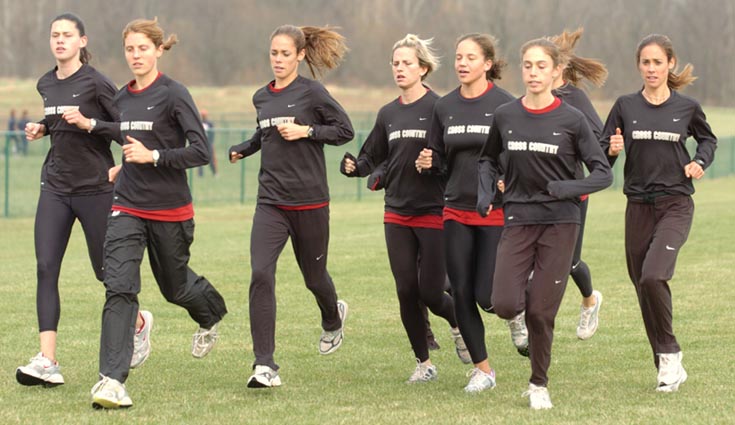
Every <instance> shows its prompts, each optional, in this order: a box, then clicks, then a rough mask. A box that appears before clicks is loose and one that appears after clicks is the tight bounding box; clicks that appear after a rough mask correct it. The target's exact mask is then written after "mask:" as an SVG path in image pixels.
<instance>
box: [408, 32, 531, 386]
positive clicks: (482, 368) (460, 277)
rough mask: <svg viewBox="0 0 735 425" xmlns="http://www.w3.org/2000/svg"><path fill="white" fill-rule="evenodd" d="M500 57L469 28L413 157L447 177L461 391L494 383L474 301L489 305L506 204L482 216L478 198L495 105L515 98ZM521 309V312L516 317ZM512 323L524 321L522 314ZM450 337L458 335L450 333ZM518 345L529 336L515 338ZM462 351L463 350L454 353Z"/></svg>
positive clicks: (446, 218)
mask: <svg viewBox="0 0 735 425" xmlns="http://www.w3.org/2000/svg"><path fill="white" fill-rule="evenodd" d="M504 66H505V62H504V61H503V60H501V59H499V58H496V56H495V44H494V41H493V39H492V37H490V36H489V35H485V34H467V35H463V36H462V37H460V38H459V40H458V41H457V45H456V52H455V59H454V69H455V72H456V73H457V78H458V79H459V82H460V86H459V87H458V88H457V89H455V90H453V91H452V92H451V93H449V94H447V95H446V96H444V97H442V98H441V99H438V100H437V101H436V104H435V105H434V113H433V118H432V125H431V129H430V131H429V147H428V148H424V149H423V150H422V151H421V153H420V154H419V156H418V159H417V160H416V164H415V165H416V169H417V170H418V171H419V172H420V173H422V174H423V173H425V172H426V171H429V172H430V173H432V174H433V173H442V174H446V175H447V176H448V180H447V187H446V190H445V192H444V202H445V206H444V211H443V220H444V243H445V249H444V252H445V255H446V264H447V273H448V275H449V281H450V284H451V286H452V296H453V297H454V310H455V314H456V317H457V322H458V325H459V329H460V331H461V336H462V337H463V338H464V342H465V343H466V346H467V350H468V351H469V355H470V359H468V360H469V361H466V363H469V362H472V363H474V366H475V367H474V368H473V369H472V370H471V372H470V380H469V383H468V384H467V386H466V387H465V391H467V392H480V391H483V390H485V389H489V388H493V387H494V386H495V372H494V371H493V369H492V368H491V367H490V363H489V361H488V353H487V347H486V345H485V325H484V324H483V321H482V316H481V315H480V312H479V311H478V309H477V305H478V304H479V305H480V307H481V308H482V309H483V310H485V311H487V312H493V309H492V307H493V306H492V304H491V302H490V294H491V293H492V287H493V270H494V269H495V253H496V247H497V242H498V240H499V238H500V233H501V232H502V230H503V211H502V209H500V207H499V204H498V202H499V201H500V197H498V199H496V201H495V202H496V206H498V209H497V210H495V211H493V213H492V214H491V215H490V216H489V217H481V216H480V215H479V214H478V213H477V212H476V211H475V206H476V204H477V159H478V157H479V155H480V150H481V149H482V144H483V143H484V142H485V140H487V135H488V133H489V132H490V127H491V125H492V122H493V114H494V113H495V108H497V107H498V106H500V105H502V104H504V103H507V102H510V101H512V100H513V96H511V95H510V93H508V92H507V91H505V90H503V89H501V88H500V87H498V86H496V85H495V84H494V83H493V81H494V80H497V79H500V72H501V70H502V68H503V67H504ZM520 316H521V315H519V317H520ZM514 323H517V324H520V325H522V324H523V321H522V320H516V321H515V322H514ZM455 337H459V335H458V334H455ZM514 343H515V344H517V345H516V347H517V348H519V349H520V350H523V349H525V347H526V346H527V337H525V336H524V335H522V333H521V334H520V336H519V337H517V338H514ZM458 354H460V356H462V355H464V356H466V353H462V352H458Z"/></svg>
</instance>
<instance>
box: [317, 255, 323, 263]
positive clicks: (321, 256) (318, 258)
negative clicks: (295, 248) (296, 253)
mask: <svg viewBox="0 0 735 425" xmlns="http://www.w3.org/2000/svg"><path fill="white" fill-rule="evenodd" d="M322 258H324V254H322V255H320V256H318V257H316V261H319V260H321V259H322Z"/></svg>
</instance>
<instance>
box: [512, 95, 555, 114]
mask: <svg viewBox="0 0 735 425" xmlns="http://www.w3.org/2000/svg"><path fill="white" fill-rule="evenodd" d="M521 105H522V106H523V109H525V110H526V111H528V112H530V113H532V114H545V113H547V112H551V111H553V110H554V109H556V108H558V107H559V106H560V105H561V99H559V98H558V97H554V101H553V102H551V105H549V106H547V107H545V108H542V109H530V108H527V107H526V105H523V102H521Z"/></svg>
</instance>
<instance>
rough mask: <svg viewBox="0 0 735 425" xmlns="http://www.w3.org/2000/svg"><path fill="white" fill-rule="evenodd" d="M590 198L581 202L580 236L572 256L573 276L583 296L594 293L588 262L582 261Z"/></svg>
mask: <svg viewBox="0 0 735 425" xmlns="http://www.w3.org/2000/svg"><path fill="white" fill-rule="evenodd" d="M588 205H589V198H587V199H585V200H584V201H582V202H581V203H580V204H579V211H580V218H581V222H580V225H579V236H578V237H577V245H575V247H574V256H573V257H572V271H571V273H570V274H571V276H572V280H574V283H576V284H577V288H579V292H580V293H581V294H582V296H583V297H585V298H587V297H589V296H591V295H592V275H591V274H590V268H589V267H588V266H587V263H585V262H584V261H582V240H583V239H584V224H585V222H586V221H587V206H588Z"/></svg>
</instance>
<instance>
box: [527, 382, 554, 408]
mask: <svg viewBox="0 0 735 425" xmlns="http://www.w3.org/2000/svg"><path fill="white" fill-rule="evenodd" d="M523 397H528V405H529V407H530V408H531V409H533V410H546V409H551V408H552V407H554V405H553V404H551V397H549V390H548V389H547V388H546V387H540V386H537V385H534V384H531V383H530V382H529V383H528V391H526V392H524V393H523Z"/></svg>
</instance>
